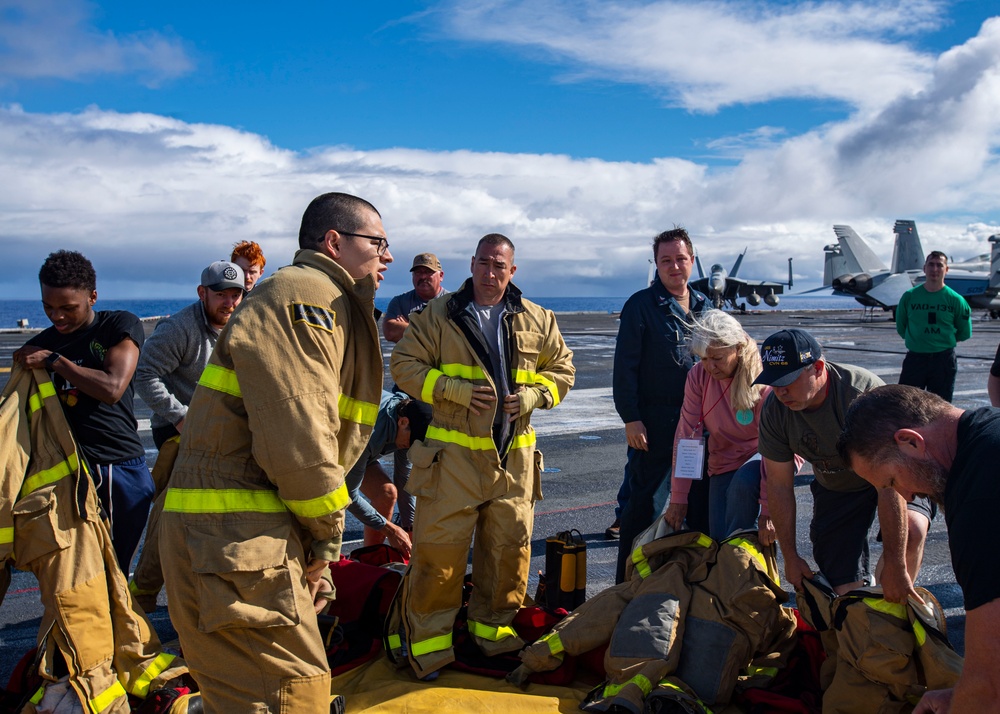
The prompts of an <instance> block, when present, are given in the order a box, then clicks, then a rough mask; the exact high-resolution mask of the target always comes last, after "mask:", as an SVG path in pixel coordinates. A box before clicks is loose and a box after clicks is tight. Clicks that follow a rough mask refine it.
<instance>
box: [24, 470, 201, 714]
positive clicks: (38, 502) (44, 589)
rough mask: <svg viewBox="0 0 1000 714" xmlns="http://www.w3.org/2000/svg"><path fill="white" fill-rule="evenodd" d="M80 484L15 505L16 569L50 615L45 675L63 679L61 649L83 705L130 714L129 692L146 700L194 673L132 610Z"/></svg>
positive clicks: (91, 501)
mask: <svg viewBox="0 0 1000 714" xmlns="http://www.w3.org/2000/svg"><path fill="white" fill-rule="evenodd" d="M82 478H87V477H86V476H83V477H82ZM75 482H76V478H75V477H74V476H73V475H70V476H67V477H64V478H62V479H60V480H59V481H56V482H55V483H53V484H50V485H47V486H43V487H42V488H40V489H38V490H36V491H34V492H32V493H31V494H29V495H28V496H26V497H24V498H22V499H21V500H19V501H18V502H17V504H16V505H15V506H14V528H15V533H16V535H15V542H16V543H17V557H16V561H15V564H16V566H17V567H18V568H21V569H22V570H30V571H31V572H32V573H33V574H34V575H35V577H36V578H37V579H38V586H39V592H40V594H41V600H42V605H43V606H44V608H45V612H44V615H43V617H42V623H41V627H40V629H39V632H40V633H46V632H49V640H48V643H47V645H46V653H45V656H44V658H43V660H42V664H41V672H40V673H41V675H42V677H43V678H44V679H46V680H49V681H56V680H57V679H58V677H57V676H56V675H55V662H56V654H57V648H58V652H61V653H62V656H63V659H64V660H65V662H66V666H67V667H68V668H69V674H70V684H71V686H72V687H73V689H74V690H75V691H76V693H77V696H79V697H80V701H81V702H84V703H86V704H89V705H90V708H91V710H92V711H98V712H101V713H102V714H105V712H115V713H117V712H128V711H130V709H129V704H128V700H127V698H126V693H130V694H134V695H136V696H139V697H145V696H146V695H147V694H148V693H149V692H150V691H152V690H154V689H158V688H160V687H162V686H163V685H164V684H165V683H166V682H168V681H169V680H171V679H174V678H176V677H179V676H181V675H182V674H184V673H185V672H187V667H186V666H185V665H184V662H183V660H181V659H180V658H175V657H174V656H173V655H169V654H165V653H162V652H161V647H160V641H159V638H158V637H157V636H156V633H155V632H154V631H153V630H152V629H151V628H150V627H149V624H148V623H147V622H146V619H145V618H144V617H143V616H142V614H141V611H139V610H137V609H135V608H134V607H133V604H132V599H131V597H130V596H129V593H128V586H127V584H126V582H125V577H124V576H123V575H122V573H121V571H120V570H119V569H118V561H117V559H116V558H115V552H114V549H113V547H112V545H111V536H110V534H109V533H108V530H107V526H106V525H105V524H104V522H103V521H101V520H99V519H98V518H97V516H96V514H97V512H98V510H97V496H96V493H95V491H94V489H93V488H92V487H89V486H90V485H89V482H88V484H87V486H88V488H87V494H86V502H85V510H86V512H88V513H90V514H94V515H91V516H90V520H84V519H81V518H80V517H79V516H78V515H77V513H76V504H75V503H74V499H75V495H76V494H75V493H74V484H75ZM53 624H54V626H53V627H52V628H51V630H50V629H49V628H50V625H53ZM42 637H44V634H42ZM39 645H40V646H41V645H42V642H39Z"/></svg>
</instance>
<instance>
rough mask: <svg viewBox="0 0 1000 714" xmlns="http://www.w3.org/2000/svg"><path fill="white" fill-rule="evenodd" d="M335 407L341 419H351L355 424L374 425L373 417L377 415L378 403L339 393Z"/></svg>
mask: <svg viewBox="0 0 1000 714" xmlns="http://www.w3.org/2000/svg"><path fill="white" fill-rule="evenodd" d="M337 409H338V410H339V411H340V418H341V419H347V420H348V421H353V422H354V423H355V424H365V425H366V426H375V418H376V417H377V416H378V404H372V403H371V402H363V401H361V400H360V399H355V398H354V397H349V396H347V395H346V394H341V395H340V396H339V397H337Z"/></svg>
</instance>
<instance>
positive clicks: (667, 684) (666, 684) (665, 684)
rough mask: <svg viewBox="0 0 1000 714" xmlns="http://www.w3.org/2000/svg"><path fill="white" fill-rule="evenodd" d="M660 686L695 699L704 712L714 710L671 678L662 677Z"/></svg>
mask: <svg viewBox="0 0 1000 714" xmlns="http://www.w3.org/2000/svg"><path fill="white" fill-rule="evenodd" d="M774 672H775V674H777V672H778V670H777V668H774ZM659 686H661V687H663V688H664V689H672V690H674V691H675V692H680V693H681V694H683V695H684V698H685V699H689V700H690V699H694V700H695V701H696V702H698V706H699V707H701V709H702V711H703V712H704V714H712V710H711V709H709V708H708V707H707V706H705V702H703V701H701V700H700V699H698V697H697V696H694V697H692V696H691V695H690V694H688V693H687V692H685V691H684V690H683V689H682V688H681V687H679V686H677V685H676V684H674V683H673V682H671V681H669V680H666V679H661V680H660V684H659Z"/></svg>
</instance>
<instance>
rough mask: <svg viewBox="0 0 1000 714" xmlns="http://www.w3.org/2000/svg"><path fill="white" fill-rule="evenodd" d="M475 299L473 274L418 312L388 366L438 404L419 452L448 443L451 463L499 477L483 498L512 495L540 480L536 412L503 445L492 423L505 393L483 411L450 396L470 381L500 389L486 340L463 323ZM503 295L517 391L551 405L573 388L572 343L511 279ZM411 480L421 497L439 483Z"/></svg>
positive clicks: (537, 491)
mask: <svg viewBox="0 0 1000 714" xmlns="http://www.w3.org/2000/svg"><path fill="white" fill-rule="evenodd" d="M471 299H472V283H471V280H467V281H466V282H465V283H464V284H463V285H462V287H461V288H460V289H459V290H458V291H457V292H455V293H452V294H450V295H446V296H443V297H440V298H437V299H435V300H432V301H431V302H429V303H428V304H427V306H426V307H425V308H424V310H423V311H422V312H421V313H419V314H416V315H413V316H412V319H411V320H410V326H409V327H408V328H407V329H406V333H405V334H404V335H403V339H401V340H400V341H399V342H398V343H397V344H396V348H395V349H394V350H393V352H392V359H391V361H390V369H391V371H392V377H393V379H394V380H395V381H396V384H398V385H399V386H400V387H401V388H402V389H403V390H404V391H405V392H407V393H408V394H411V395H414V396H418V397H419V398H420V400H421V401H424V402H426V403H428V404H430V405H432V406H433V416H432V420H431V425H430V426H429V427H428V429H427V438H426V439H425V440H424V443H423V447H418V448H417V449H416V451H417V452H425V451H428V450H439V449H446V450H447V451H448V453H449V458H448V460H447V462H448V463H451V464H457V466H456V468H457V469H458V471H459V473H458V474H457V476H458V477H460V476H461V473H462V472H466V471H468V472H469V473H480V474H493V475H495V479H493V483H494V484H496V486H495V492H493V493H490V494H484V497H483V500H484V501H485V500H489V499H491V498H497V497H499V496H502V495H504V494H506V493H507V492H508V491H509V490H510V488H511V486H512V485H513V484H515V483H516V484H523V483H525V482H526V480H527V479H533V478H537V474H536V473H535V471H536V470H535V468H534V447H535V430H534V429H532V428H531V423H530V419H531V414H530V412H528V413H524V411H523V410H522V414H521V416H520V417H518V419H517V420H516V421H515V422H514V424H513V428H512V429H511V431H510V435H509V438H508V439H507V441H506V443H502V444H497V443H496V442H495V440H494V438H493V423H494V416H495V410H496V409H502V406H503V405H502V404H501V402H500V399H498V400H497V402H496V405H495V408H494V409H493V410H489V409H487V410H482V413H480V414H479V415H478V416H477V415H475V414H473V413H472V412H471V411H470V410H469V409H468V407H467V406H466V405H463V404H460V403H457V402H455V401H452V400H450V399H447V398H446V397H445V395H446V394H451V393H452V392H455V391H460V390H461V388H462V387H463V386H468V385H475V386H482V385H489V386H490V387H491V388H492V389H493V390H494V394H499V393H500V390H499V389H498V385H497V384H496V383H495V381H494V375H493V374H492V368H491V366H490V362H489V357H488V355H487V354H486V353H485V350H484V347H483V346H482V345H481V340H479V339H476V338H475V336H474V335H472V336H471V339H470V334H469V333H468V332H467V331H464V330H463V323H465V322H466V321H468V319H469V316H468V315H467V312H466V308H467V306H468V305H469V302H470V301H471ZM504 300H505V304H506V314H505V315H504V317H503V322H502V329H503V330H504V333H505V335H506V341H507V347H508V350H507V352H508V354H507V355H506V364H507V366H508V368H509V371H510V375H509V377H510V379H511V382H512V385H511V386H512V387H513V389H512V390H511V391H514V390H516V389H517V388H519V387H522V386H523V387H524V391H525V392H527V393H528V394H527V395H526V396H525V397H522V404H525V403H527V404H531V405H532V406H533V408H541V409H551V408H553V407H555V406H556V405H558V404H559V403H560V402H561V401H562V400H563V399H564V398H565V397H566V394H567V393H568V392H569V390H570V388H571V387H572V386H573V379H574V374H575V369H574V367H573V353H572V352H571V351H570V349H569V348H568V347H566V343H565V342H564V341H563V338H562V334H560V332H559V326H558V325H557V324H556V318H555V315H554V314H553V313H552V311H551V310H546V309H545V308H543V307H540V306H539V305H536V304H534V303H533V302H530V301H528V300H525V299H523V298H522V297H521V291H520V290H518V289H517V288H516V287H515V286H514V285H513V284H510V285H509V286H508V288H507V294H506V296H505V298H504ZM462 383H465V384H464V385H463V384H462ZM412 457H413V456H412V452H411V458H412ZM418 458H419V457H418ZM504 459H506V461H505V462H504V461H503V460H504ZM421 473H431V472H430V471H421ZM416 475H418V473H417V470H416V469H415V470H414V476H416ZM413 480H414V479H413V477H411V480H410V482H409V483H408V485H407V490H408V491H410V493H412V494H413V495H415V496H418V497H419V496H420V495H421V492H422V491H423V492H425V493H426V491H427V490H428V489H435V488H436V484H423V483H420V482H417V483H413ZM487 480H489V479H487ZM527 492H528V493H533V494H534V495H533V496H532V500H537V499H539V498H540V497H541V484H540V483H538V482H536V483H534V484H533V489H528V490H527Z"/></svg>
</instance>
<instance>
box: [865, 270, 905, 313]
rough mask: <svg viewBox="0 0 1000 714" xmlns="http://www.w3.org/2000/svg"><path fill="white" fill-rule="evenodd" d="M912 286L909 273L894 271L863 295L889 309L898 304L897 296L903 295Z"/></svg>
mask: <svg viewBox="0 0 1000 714" xmlns="http://www.w3.org/2000/svg"><path fill="white" fill-rule="evenodd" d="M912 287H913V278H912V277H911V276H910V274H909V273H896V274H895V275H890V276H889V277H887V278H886V279H885V280H883V281H882V282H881V283H879V284H878V285H876V286H875V287H873V288H872V289H871V290H869V291H868V292H867V293H865V297H869V298H871V299H872V300H875V301H876V302H878V303H879V304H880V305H882V307H885V308H890V309H891V308H894V307H896V305H898V304H899V298H901V297H902V296H903V293H905V292H906V291H907V290H909V289H910V288H912Z"/></svg>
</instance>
